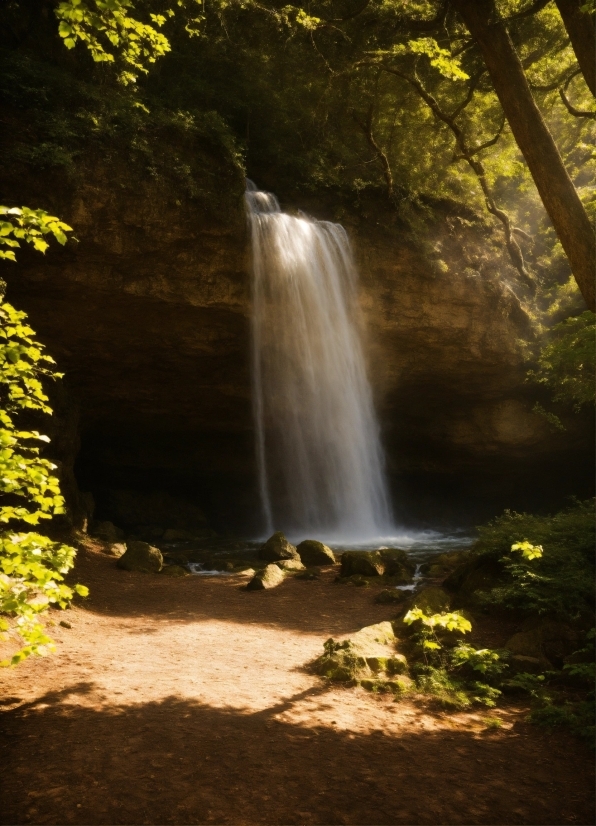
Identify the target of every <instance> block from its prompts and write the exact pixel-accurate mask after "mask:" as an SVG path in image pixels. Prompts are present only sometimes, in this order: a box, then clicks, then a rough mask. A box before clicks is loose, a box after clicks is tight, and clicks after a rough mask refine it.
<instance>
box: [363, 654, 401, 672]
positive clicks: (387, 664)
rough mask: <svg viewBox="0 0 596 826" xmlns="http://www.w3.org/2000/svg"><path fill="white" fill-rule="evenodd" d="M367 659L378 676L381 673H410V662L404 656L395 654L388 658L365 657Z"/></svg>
mask: <svg viewBox="0 0 596 826" xmlns="http://www.w3.org/2000/svg"><path fill="white" fill-rule="evenodd" d="M365 659H366V664H367V665H368V667H369V668H370V670H371V671H372V672H373V674H378V673H379V672H381V671H384V672H386V673H387V674H406V673H407V671H408V661H407V659H406V658H405V657H404V655H403V654H393V655H392V656H387V657H365Z"/></svg>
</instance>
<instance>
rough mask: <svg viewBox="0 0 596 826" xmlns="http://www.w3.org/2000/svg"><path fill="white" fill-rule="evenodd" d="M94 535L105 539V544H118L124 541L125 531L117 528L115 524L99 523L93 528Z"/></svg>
mask: <svg viewBox="0 0 596 826" xmlns="http://www.w3.org/2000/svg"><path fill="white" fill-rule="evenodd" d="M92 533H93V534H94V535H95V536H98V537H99V538H100V539H103V540H104V542H118V541H119V540H120V539H124V531H123V530H121V528H117V527H116V525H114V523H113V522H97V523H96V524H95V525H94V526H93V531H92Z"/></svg>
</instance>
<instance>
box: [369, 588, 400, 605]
mask: <svg viewBox="0 0 596 826" xmlns="http://www.w3.org/2000/svg"><path fill="white" fill-rule="evenodd" d="M405 599H406V591H399V590H398V589H397V588H385V590H383V591H380V592H379V593H378V594H377V595H376V597H375V602H378V603H379V604H380V605H391V604H392V603H396V602H403V601H404V600H405Z"/></svg>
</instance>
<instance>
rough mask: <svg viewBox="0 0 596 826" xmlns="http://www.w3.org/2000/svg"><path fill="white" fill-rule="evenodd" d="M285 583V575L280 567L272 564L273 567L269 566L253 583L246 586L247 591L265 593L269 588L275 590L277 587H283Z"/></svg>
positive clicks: (253, 579)
mask: <svg viewBox="0 0 596 826" xmlns="http://www.w3.org/2000/svg"><path fill="white" fill-rule="evenodd" d="M283 581H284V574H283V571H282V570H281V568H279V566H277V565H275V564H274V563H271V565H267V567H266V568H265V569H264V570H262V571H258V572H257V573H256V574H255V575H254V577H253V578H252V579H251V581H250V582H249V583H248V585H247V586H246V590H247V591H265V590H267V589H268V588H275V587H276V586H277V585H281V583H282V582H283Z"/></svg>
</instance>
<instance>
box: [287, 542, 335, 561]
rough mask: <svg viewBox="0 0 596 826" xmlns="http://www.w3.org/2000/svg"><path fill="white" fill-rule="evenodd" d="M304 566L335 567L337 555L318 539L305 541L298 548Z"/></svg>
mask: <svg viewBox="0 0 596 826" xmlns="http://www.w3.org/2000/svg"><path fill="white" fill-rule="evenodd" d="M296 550H297V552H298V554H299V556H300V559H301V560H302V562H303V563H304V565H335V554H334V553H333V551H332V550H331V548H328V547H327V545H323V543H322V542H318V541H317V540H316V539H305V540H304V541H303V542H301V543H300V544H299V545H298V547H297V548H296Z"/></svg>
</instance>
